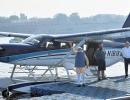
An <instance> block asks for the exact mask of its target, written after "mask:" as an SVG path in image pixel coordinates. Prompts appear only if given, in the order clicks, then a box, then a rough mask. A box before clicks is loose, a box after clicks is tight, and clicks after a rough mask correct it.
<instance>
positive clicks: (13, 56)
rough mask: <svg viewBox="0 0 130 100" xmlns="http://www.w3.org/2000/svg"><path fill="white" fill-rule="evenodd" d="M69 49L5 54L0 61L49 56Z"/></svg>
mask: <svg viewBox="0 0 130 100" xmlns="http://www.w3.org/2000/svg"><path fill="white" fill-rule="evenodd" d="M68 51H70V49H58V50H48V51H40V52H33V53H26V54H18V55H11V56H5V57H0V61H3V62H12V61H15V60H21V59H26V58H35V57H38V56H39V57H41V56H42V57H43V56H45V57H46V56H50V55H52V54H56V53H64V54H65V53H66V52H68Z"/></svg>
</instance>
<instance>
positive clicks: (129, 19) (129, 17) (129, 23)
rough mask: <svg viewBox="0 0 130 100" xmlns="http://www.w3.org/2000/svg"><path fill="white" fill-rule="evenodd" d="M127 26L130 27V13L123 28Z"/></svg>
mask: <svg viewBox="0 0 130 100" xmlns="http://www.w3.org/2000/svg"><path fill="white" fill-rule="evenodd" d="M126 27H130V14H129V15H128V17H127V19H126V21H125V23H124V25H123V26H122V28H126Z"/></svg>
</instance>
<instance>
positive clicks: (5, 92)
mask: <svg viewBox="0 0 130 100" xmlns="http://www.w3.org/2000/svg"><path fill="white" fill-rule="evenodd" d="M2 96H3V97H4V98H6V97H8V96H9V91H8V90H7V89H5V90H3V91H2Z"/></svg>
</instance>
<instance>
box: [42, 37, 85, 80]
mask: <svg viewBox="0 0 130 100" xmlns="http://www.w3.org/2000/svg"><path fill="white" fill-rule="evenodd" d="M86 40H87V38H86V37H84V38H83V39H82V40H81V41H80V42H79V43H78V44H77V45H76V46H75V47H73V48H74V49H76V48H77V47H79V46H82V45H83V44H85V42H86ZM73 48H72V49H71V50H70V51H69V52H68V53H67V54H66V55H65V56H64V58H63V59H61V60H60V61H59V62H58V63H56V64H55V65H54V66H50V67H48V69H47V70H46V71H45V72H44V73H43V74H42V77H43V76H44V75H45V74H46V73H47V72H48V71H49V70H50V69H51V68H55V70H56V75H55V80H56V79H57V78H58V71H57V67H56V66H58V65H61V64H63V63H64V61H65V60H66V59H67V58H68V57H69V56H70V55H71V54H72V53H73V52H74V51H73ZM66 71H68V70H66ZM67 75H68V78H69V79H70V77H69V74H68V72H67Z"/></svg>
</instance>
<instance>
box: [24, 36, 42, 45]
mask: <svg viewBox="0 0 130 100" xmlns="http://www.w3.org/2000/svg"><path fill="white" fill-rule="evenodd" d="M41 41H42V37H41V36H32V37H29V38H27V39H25V40H24V41H23V43H26V44H31V45H37V44H39V43H40V42H41Z"/></svg>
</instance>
